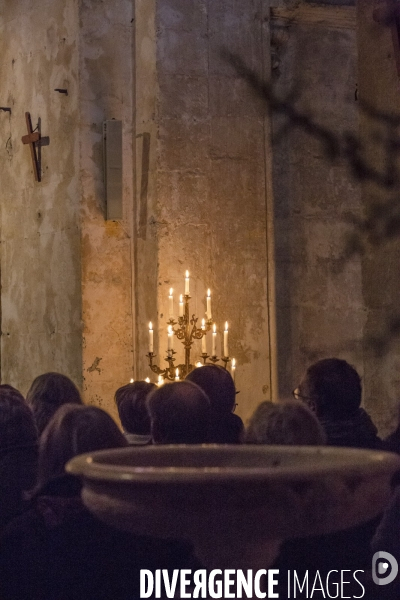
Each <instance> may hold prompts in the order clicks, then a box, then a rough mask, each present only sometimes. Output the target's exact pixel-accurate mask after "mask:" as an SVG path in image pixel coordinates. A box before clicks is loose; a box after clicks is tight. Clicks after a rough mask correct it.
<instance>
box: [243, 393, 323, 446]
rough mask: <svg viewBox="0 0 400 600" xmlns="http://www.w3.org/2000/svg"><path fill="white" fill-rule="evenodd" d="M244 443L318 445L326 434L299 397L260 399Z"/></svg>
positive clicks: (251, 418)
mask: <svg viewBox="0 0 400 600" xmlns="http://www.w3.org/2000/svg"><path fill="white" fill-rule="evenodd" d="M245 441H246V443H248V444H278V445H279V444H284V445H291V446H303V445H307V446H319V445H322V444H325V442H326V438H325V433H324V430H323V429H322V426H321V425H320V424H319V422H318V419H317V418H316V416H315V415H314V414H313V413H312V412H311V410H310V409H309V408H307V406H306V405H305V404H304V403H302V402H300V401H290V400H289V401H287V402H261V404H259V405H258V407H257V408H256V410H255V411H254V413H253V415H252V416H251V417H250V420H249V424H248V426H247V429H246V434H245Z"/></svg>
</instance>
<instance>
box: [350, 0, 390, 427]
mask: <svg viewBox="0 0 400 600" xmlns="http://www.w3.org/2000/svg"><path fill="white" fill-rule="evenodd" d="M378 7H381V8H383V9H384V10H385V9H386V8H387V4H386V2H375V3H374V4H372V3H370V2H369V1H368V0H360V1H359V2H358V4H357V16H358V19H357V22H358V31H357V33H358V36H357V37H358V53H359V56H360V60H359V69H358V81H359V95H360V102H362V103H363V105H366V106H372V107H373V109H374V110H373V111H372V112H371V111H368V110H362V111H361V112H360V135H361V139H362V143H363V152H362V156H363V160H364V161H365V164H366V165H367V167H368V169H369V170H370V173H371V172H376V173H378V174H379V175H380V176H381V181H380V180H379V178H378V180H374V178H373V177H370V176H368V177H366V178H364V179H363V181H362V186H361V195H362V202H363V206H364V207H365V216H366V218H369V219H370V217H371V216H372V219H370V221H369V223H370V225H371V226H372V229H371V236H370V237H369V240H366V239H365V238H364V241H367V243H366V244H365V252H364V255H363V260H362V289H363V303H364V306H365V312H366V323H365V341H366V346H365V352H364V357H365V358H364V360H365V388H366V394H365V396H366V403H367V406H368V408H369V409H370V410H371V411H373V412H374V414H377V415H378V417H379V423H380V426H381V429H382V430H383V431H386V432H387V431H389V430H393V429H394V428H395V426H396V424H397V421H398V402H399V396H400V377H399V372H400V342H399V336H398V326H396V323H397V324H398V322H399V319H400V309H399V307H400V286H399V273H400V269H399V264H400V262H399V261H400V236H399V232H398V228H397V227H396V224H397V222H398V216H397V215H398V211H399V209H398V206H399V191H400V177H399V174H400V162H399V154H398V149H397V150H396V149H395V148H396V147H395V146H394V145H392V143H393V140H397V144H398V127H396V126H395V125H394V124H393V121H392V122H391V121H390V118H391V117H392V118H394V119H395V120H396V119H397V122H398V120H399V117H400V110H399V98H400V85H399V73H398V71H397V69H396V62H395V55H394V47H393V40H392V31H391V29H390V27H387V26H385V25H384V24H380V23H378V22H376V21H375V19H374V16H373V9H374V8H378ZM391 166H392V173H391V172H390V168H391ZM388 175H389V176H390V177H392V178H393V180H392V183H390V181H389V182H388V183H385V178H386V179H387V176H388ZM390 177H389V180H390Z"/></svg>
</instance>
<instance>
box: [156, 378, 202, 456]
mask: <svg viewBox="0 0 400 600" xmlns="http://www.w3.org/2000/svg"><path fill="white" fill-rule="evenodd" d="M147 407H148V409H149V413H150V419H151V433H152V436H153V441H154V443H156V444H204V443H207V442H208V426H209V419H210V401H209V399H208V398H207V396H206V394H205V393H204V392H203V390H202V389H200V387H199V386H198V385H196V384H195V383H192V382H191V381H177V382H174V383H166V384H165V385H163V386H161V387H159V388H157V389H156V390H154V391H153V392H151V394H150V395H149V396H148V398H147Z"/></svg>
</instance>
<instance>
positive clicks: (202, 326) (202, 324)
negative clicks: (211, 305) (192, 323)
mask: <svg viewBox="0 0 400 600" xmlns="http://www.w3.org/2000/svg"><path fill="white" fill-rule="evenodd" d="M201 328H202V329H205V328H206V320H205V319H202V320H201Z"/></svg>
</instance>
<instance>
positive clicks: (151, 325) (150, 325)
mask: <svg viewBox="0 0 400 600" xmlns="http://www.w3.org/2000/svg"><path fill="white" fill-rule="evenodd" d="M152 330H153V323H152V322H151V321H150V323H149V331H152Z"/></svg>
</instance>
